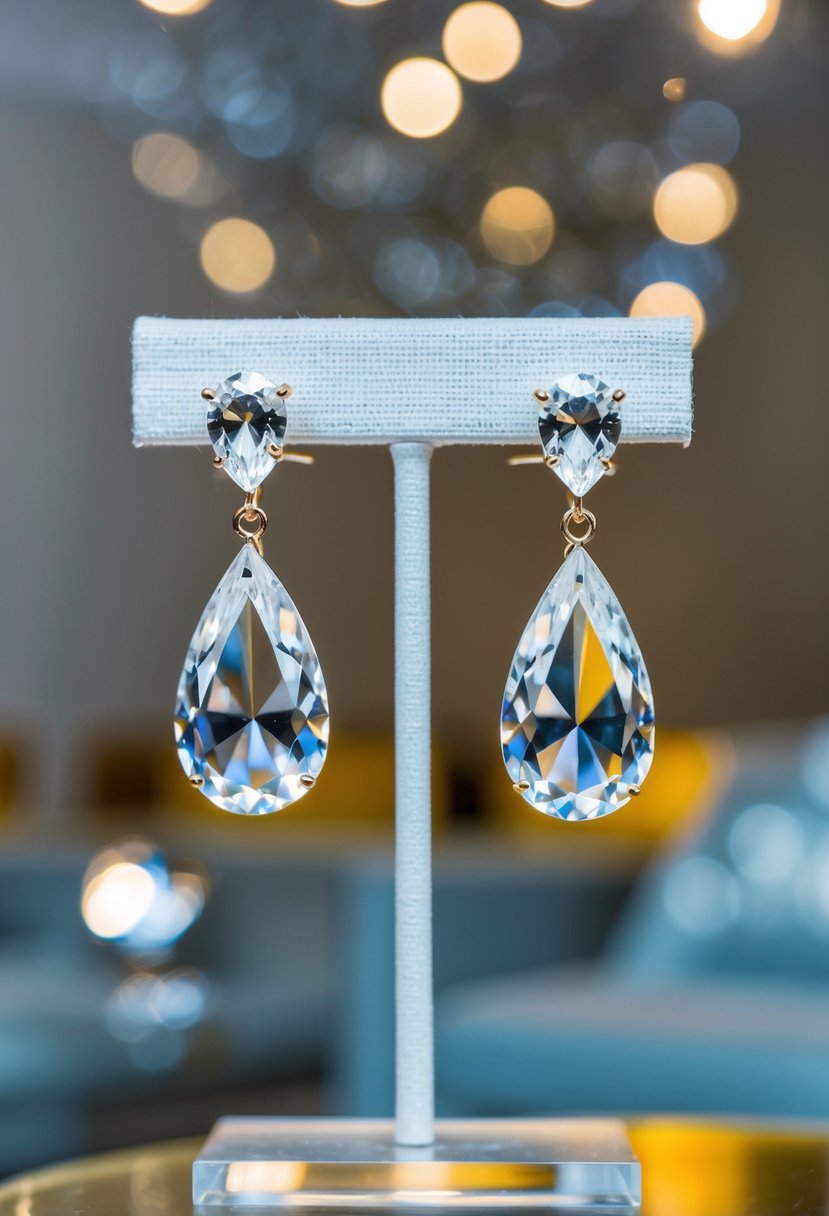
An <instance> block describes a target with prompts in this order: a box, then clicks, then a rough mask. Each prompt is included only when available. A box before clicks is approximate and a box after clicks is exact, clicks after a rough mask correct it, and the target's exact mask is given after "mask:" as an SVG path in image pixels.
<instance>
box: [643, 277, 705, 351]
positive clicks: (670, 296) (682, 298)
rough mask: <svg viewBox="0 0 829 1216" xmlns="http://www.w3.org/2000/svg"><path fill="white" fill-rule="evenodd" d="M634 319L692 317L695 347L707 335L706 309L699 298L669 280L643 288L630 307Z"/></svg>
mask: <svg viewBox="0 0 829 1216" xmlns="http://www.w3.org/2000/svg"><path fill="white" fill-rule="evenodd" d="M630 315H631V316H632V317H690V318H691V320H692V322H693V324H694V346H696V344H697V343H698V342H699V340H700V338H701V337H702V335H703V334H704V333H705V309H704V308H703V306H702V303H701V301H700V299H699V297H698V296H697V295H696V294H695V293H694V292H693V291H691V288H690V287H685V285H684V284H682V283H672V282H670V281H668V280H665V281H662V282H659V283H649V284H648V286H647V287H643V288H642V290H641V291H640V292H639V295H638V296H637V297H636V299H635V300H634V301H633V303H632V304H631V306H630Z"/></svg>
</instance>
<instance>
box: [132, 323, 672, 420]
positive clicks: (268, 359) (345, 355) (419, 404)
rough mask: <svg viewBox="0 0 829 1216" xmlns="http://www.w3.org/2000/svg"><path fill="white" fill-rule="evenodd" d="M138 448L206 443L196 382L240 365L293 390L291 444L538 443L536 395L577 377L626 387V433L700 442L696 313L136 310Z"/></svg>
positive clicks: (216, 378)
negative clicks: (344, 315)
mask: <svg viewBox="0 0 829 1216" xmlns="http://www.w3.org/2000/svg"><path fill="white" fill-rule="evenodd" d="M132 349H133V420H134V422H133V426H134V430H133V434H134V438H135V442H136V443H137V444H144V443H189V444H197V443H198V444H202V443H204V438H205V430H204V408H203V405H202V402H201V400H200V398H199V390H200V389H201V388H203V387H204V385H206V384H211V385H212V384H218V383H219V381H220V380H223V379H224V378H225V376H227V375H228V374H229V373H230V372H233V371H251V370H255V371H260V372H262V373H263V374H264V375H266V376H269V377H271V379H276V380H277V382H281V381H287V383H288V384H291V385H292V386H293V388H294V394H295V395H294V397H293V398H292V400H291V408H290V410H289V411H288V434H287V442H288V443H289V444H290V443H299V444H309V443H372V444H373V443H381V444H385V443H393V442H400V441H406V440H413V441H421V442H424V443H431V444H444V443H511V444H524V443H527V444H537V443H538V429H537V426H536V421H535V412H534V409H533V402H532V397H531V394H532V391H533V389H536V388H548V387H549V386H550V385H551V384H552V383H553V381H554V380H557V379H559V377H561V376H563V375H567V374H568V373H569V372H594V373H596V374H597V375H599V376H601V377H602V378H603V379H604V380H606V381H607V383H608V384H610V385H611V386H612V387H613V388H623V389H624V390H625V393H626V394H627V399H626V401H625V413H624V426H623V431H622V439H623V441H624V442H630V441H631V440H648V441H651V442H659V441H666V440H667V441H674V442H678V443H683V444H687V443H689V442H690V439H691V321H690V319H689V318H687V317H665V318H660V319H656V320H651V319H645V318H639V319H636V320H623V319H619V318H613V319H601V320H581V319H574V320H564V321H562V320H556V319H551V318H538V319H530V320H502V319H498V318H490V317H486V318H481V319H474V320H468V321H467V320H458V319H457V318H453V319H449V320H408V319H405V320H380V321H378V320H362V319H336V320H305V319H300V320H273V321H246V320H245V321H239V320H235V321H177V320H172V319H169V318H158V317H140V318H139V319H138V320H137V321H136V323H135V329H134V331H133V348H132Z"/></svg>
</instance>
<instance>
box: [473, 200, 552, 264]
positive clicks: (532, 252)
mask: <svg viewBox="0 0 829 1216" xmlns="http://www.w3.org/2000/svg"><path fill="white" fill-rule="evenodd" d="M554 235H555V217H554V216H553V209H552V207H551V206H550V204H549V203H548V202H547V200H546V199H545V198H543V197H542V196H541V195H540V194H539V193H538V191H537V190H530V189H529V188H528V187H527V186H507V187H506V189H504V190H498V191H497V193H495V194H493V195H492V197H491V198H490V199H489V201H488V202H487V204H486V206H485V207H484V210H483V213H482V215H481V236H482V238H483V241H484V244H485V245H486V247H487V249H488V250H489V252H490V253H491V254H492V256H493V257H495V258H498V260H499V261H500V262H508V263H509V264H510V265H511V266H529V265H530V264H531V263H532V262H537V261H538V259H539V258H542V257H543V256H544V254H545V253H546V252H547V250H548V249H549V248H550V245H551V244H552V243H553V236H554Z"/></svg>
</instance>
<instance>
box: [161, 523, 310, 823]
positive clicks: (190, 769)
mask: <svg viewBox="0 0 829 1216" xmlns="http://www.w3.org/2000/svg"><path fill="white" fill-rule="evenodd" d="M175 732H176V740H177V742H178V753H179V759H180V760H181V763H182V766H183V768H184V771H185V773H186V774H187V776H188V777H190V778H191V779H193V778H196V779H197V780H201V781H202V782H203V784H202V785H201V786H200V788H201V791H202V793H203V794H205V796H206V797H207V798H209V799H210V800H211V802H214V803H215V804H216V805H217V806H219V807H222V808H223V809H224V810H226V811H232V812H234V813H235V814H239V815H267V814H270V813H271V812H273V811H279V810H282V808H283V807H285V806H287V805H288V804H289V803H291V802H294V801H296V799H298V798H301V797H302V796H303V795H304V794H306V793H307V792H308V788H309V785H313V781H314V780H315V779H316V777H317V776H318V775H319V772H320V770H321V769H322V765H323V762H324V760H325V754H326V750H327V747H328V697H327V693H326V689H325V681H324V679H323V675H322V671H321V669H320V665H319V662H318V660H317V656H316V652H315V650H314V647H313V644H312V643H311V639H310V638H309V637H308V634H307V631H306V629H305V626H304V625H303V623H302V620H301V619H300V616H299V613H298V612H297V610H296V606H295V604H294V602H293V600H292V599H291V597H290V596H289V595H288V593H287V591H286V590H285V588H284V587H283V586H282V584H281V583H280V581H279V579H278V578H277V577H276V575H275V574H274V573H273V571H272V570H271V569H270V567H269V566H268V564H267V563H266V562H265V560H264V559H263V558H262V557H260V556H259V554H258V553H257V552H256V550H255V548H254V547H253V546H252V545H250V544H247V545H245V546H244V547H243V549H242V550H241V551H240V553H239V554H238V556H237V557H236V558H234V560H233V561H232V562H231V564H230V566H229V567H228V570H227V572H226V574H225V576H224V578H223V579H222V580H221V582H220V583H219V585H218V587H217V588H216V590H215V592H214V593H213V595H212V596H211V598H210V601H209V603H208V605H207V607H206V609H205V611H204V615H203V616H202V619H201V620H200V621H199V624H198V626H197V628H196V632H195V634H194V635H193V640H192V641H191V643H190V648H189V650H188V652H187V658H186V660H185V664H184V669H183V671H182V674H181V681H180V684H179V690H178V697H177V708H176V717H175Z"/></svg>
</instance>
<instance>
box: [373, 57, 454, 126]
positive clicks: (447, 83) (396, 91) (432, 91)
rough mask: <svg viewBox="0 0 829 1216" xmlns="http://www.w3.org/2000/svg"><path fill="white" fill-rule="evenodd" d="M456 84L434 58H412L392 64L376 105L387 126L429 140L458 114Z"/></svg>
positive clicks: (451, 74)
mask: <svg viewBox="0 0 829 1216" xmlns="http://www.w3.org/2000/svg"><path fill="white" fill-rule="evenodd" d="M462 103H463V94H462V92H461V86H460V81H459V80H458V78H457V76H456V75H455V73H454V72H453V71H452V69H451V68H450V67H447V65H446V64H445V63H441V62H440V60H438V59H428V58H426V57H423V56H416V57H415V58H413V59H403V60H401V62H400V63H397V64H395V66H394V67H393V68H392V69H391V71H390V72H388V74H387V75H386V79H385V80H384V81H383V87H382V89H381V91H380V104H381V106H382V108H383V114H384V115H385V118H386V121H387V122H388V123H389V125H390V126H392V127H394V129H395V130H396V131H400V132H401V134H403V135H408V136H410V137H411V138H412V139H431V138H432V137H433V136H435V135H440V134H441V133H442V132H443V131H445V130H446V128H447V127H450V126H451V125H452V123H453V122H454V121H455V119H456V118H457V117H458V114H460V111H461V105H462Z"/></svg>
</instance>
